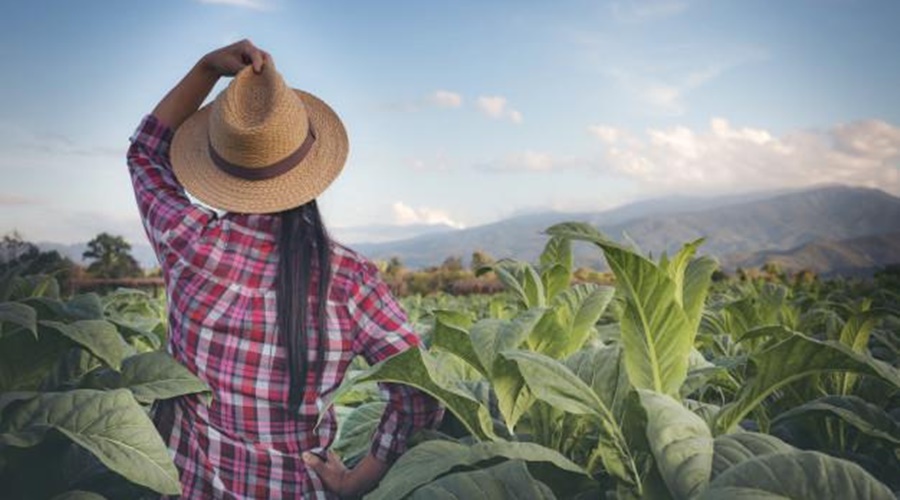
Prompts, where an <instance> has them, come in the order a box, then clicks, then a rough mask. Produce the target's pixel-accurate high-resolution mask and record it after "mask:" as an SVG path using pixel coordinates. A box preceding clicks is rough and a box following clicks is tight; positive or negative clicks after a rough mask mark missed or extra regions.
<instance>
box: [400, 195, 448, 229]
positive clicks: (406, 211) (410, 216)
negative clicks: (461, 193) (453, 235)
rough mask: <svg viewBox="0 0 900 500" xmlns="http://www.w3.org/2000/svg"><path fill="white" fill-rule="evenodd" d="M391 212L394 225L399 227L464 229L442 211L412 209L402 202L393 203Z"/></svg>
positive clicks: (421, 208)
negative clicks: (414, 225) (429, 226)
mask: <svg viewBox="0 0 900 500" xmlns="http://www.w3.org/2000/svg"><path fill="white" fill-rule="evenodd" d="M391 210H392V212H393V215H394V223H395V224H398V225H401V226H405V225H411V224H427V225H434V224H445V225H447V226H450V227H455V228H457V229H462V228H464V227H465V224H463V223H461V222H459V221H456V220H454V219H453V218H452V217H450V214H448V213H447V212H446V211H444V210H437V209H434V208H429V207H419V208H414V207H411V206H409V205H407V204H405V203H403V202H402V201H397V202H394V204H393V205H391Z"/></svg>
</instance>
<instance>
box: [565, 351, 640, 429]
mask: <svg viewBox="0 0 900 500" xmlns="http://www.w3.org/2000/svg"><path fill="white" fill-rule="evenodd" d="M563 364H564V365H565V366H566V368H568V369H569V370H571V371H572V373H574V374H575V375H577V376H578V378H580V379H581V380H582V381H584V383H586V384H587V385H588V386H590V388H591V389H593V391H594V394H596V395H597V397H599V398H600V400H601V401H603V404H604V405H605V406H606V407H607V408H609V409H610V411H611V412H612V414H613V415H616V416H619V415H621V409H622V408H623V406H624V404H625V400H626V398H627V397H628V391H629V390H630V389H631V385H630V384H629V382H628V375H627V374H626V373H625V365H624V363H623V361H622V349H621V347H619V346H617V345H611V346H591V347H585V348H583V349H581V350H579V351H578V352H576V353H575V354H573V355H571V356H569V357H568V358H566V359H565V361H563Z"/></svg>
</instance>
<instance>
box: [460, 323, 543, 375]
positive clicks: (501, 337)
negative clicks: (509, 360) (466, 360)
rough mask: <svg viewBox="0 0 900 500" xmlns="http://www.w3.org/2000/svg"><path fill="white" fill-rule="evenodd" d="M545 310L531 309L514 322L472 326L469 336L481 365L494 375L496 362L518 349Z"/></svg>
mask: <svg viewBox="0 0 900 500" xmlns="http://www.w3.org/2000/svg"><path fill="white" fill-rule="evenodd" d="M544 312H545V310H544V309H540V308H537V309H529V310H527V311H524V312H522V313H521V314H519V315H518V316H516V317H515V318H513V319H512V320H500V319H483V320H481V321H479V322H478V323H475V325H473V326H472V328H471V330H470V331H469V336H470V337H471V339H472V346H473V347H474V349H475V354H476V356H478V359H479V360H480V361H481V365H482V366H484V367H485V368H486V369H487V372H488V375H492V374H493V369H494V362H495V361H497V360H498V356H499V354H500V353H501V352H502V351H505V350H508V349H516V348H518V347H519V346H520V345H522V343H523V342H525V339H526V338H528V335H529V334H530V333H531V331H532V329H533V328H534V326H535V325H536V324H537V323H538V321H539V320H540V319H541V317H542V316H543V315H544Z"/></svg>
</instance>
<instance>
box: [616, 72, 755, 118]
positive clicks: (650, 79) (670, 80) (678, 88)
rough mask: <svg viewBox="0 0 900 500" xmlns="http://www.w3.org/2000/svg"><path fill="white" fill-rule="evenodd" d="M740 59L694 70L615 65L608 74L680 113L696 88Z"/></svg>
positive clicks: (656, 105) (666, 110) (654, 104)
mask: <svg viewBox="0 0 900 500" xmlns="http://www.w3.org/2000/svg"><path fill="white" fill-rule="evenodd" d="M737 64H738V63H729V64H711V65H708V66H706V67H703V68H701V69H694V70H691V71H683V70H682V71H677V70H676V71H671V70H670V71H665V70H660V69H657V70H655V71H654V70H653V68H651V69H649V70H648V69H644V70H634V69H622V68H618V69H612V70H610V71H608V72H607V74H608V75H609V76H610V77H612V79H613V80H614V81H615V82H616V83H617V84H618V86H619V87H620V88H622V89H624V90H625V91H626V92H628V93H630V94H632V95H634V96H635V98H637V99H638V100H639V101H642V102H644V103H645V104H647V105H649V107H650V108H651V109H653V110H655V111H657V112H661V113H663V114H667V115H681V114H684V112H685V111H686V110H687V103H686V98H687V96H688V95H689V94H690V93H692V92H693V91H695V90H697V89H699V88H700V87H703V86H704V85H706V84H708V83H709V82H711V81H713V80H715V79H716V78H718V77H719V76H721V75H722V74H723V73H725V72H726V71H728V70H729V69H731V68H733V67H734V66H736V65H737Z"/></svg>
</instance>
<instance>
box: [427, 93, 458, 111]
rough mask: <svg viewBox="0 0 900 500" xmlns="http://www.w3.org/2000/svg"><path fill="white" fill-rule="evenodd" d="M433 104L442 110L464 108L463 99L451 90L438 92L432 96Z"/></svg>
mask: <svg viewBox="0 0 900 500" xmlns="http://www.w3.org/2000/svg"><path fill="white" fill-rule="evenodd" d="M430 100H431V102H432V103H434V104H435V105H436V106H438V107H441V108H458V107H460V106H462V103H463V98H462V96H461V95H459V94H457V93H456V92H451V91H449V90H436V91H434V93H433V94H431V99H430Z"/></svg>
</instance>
